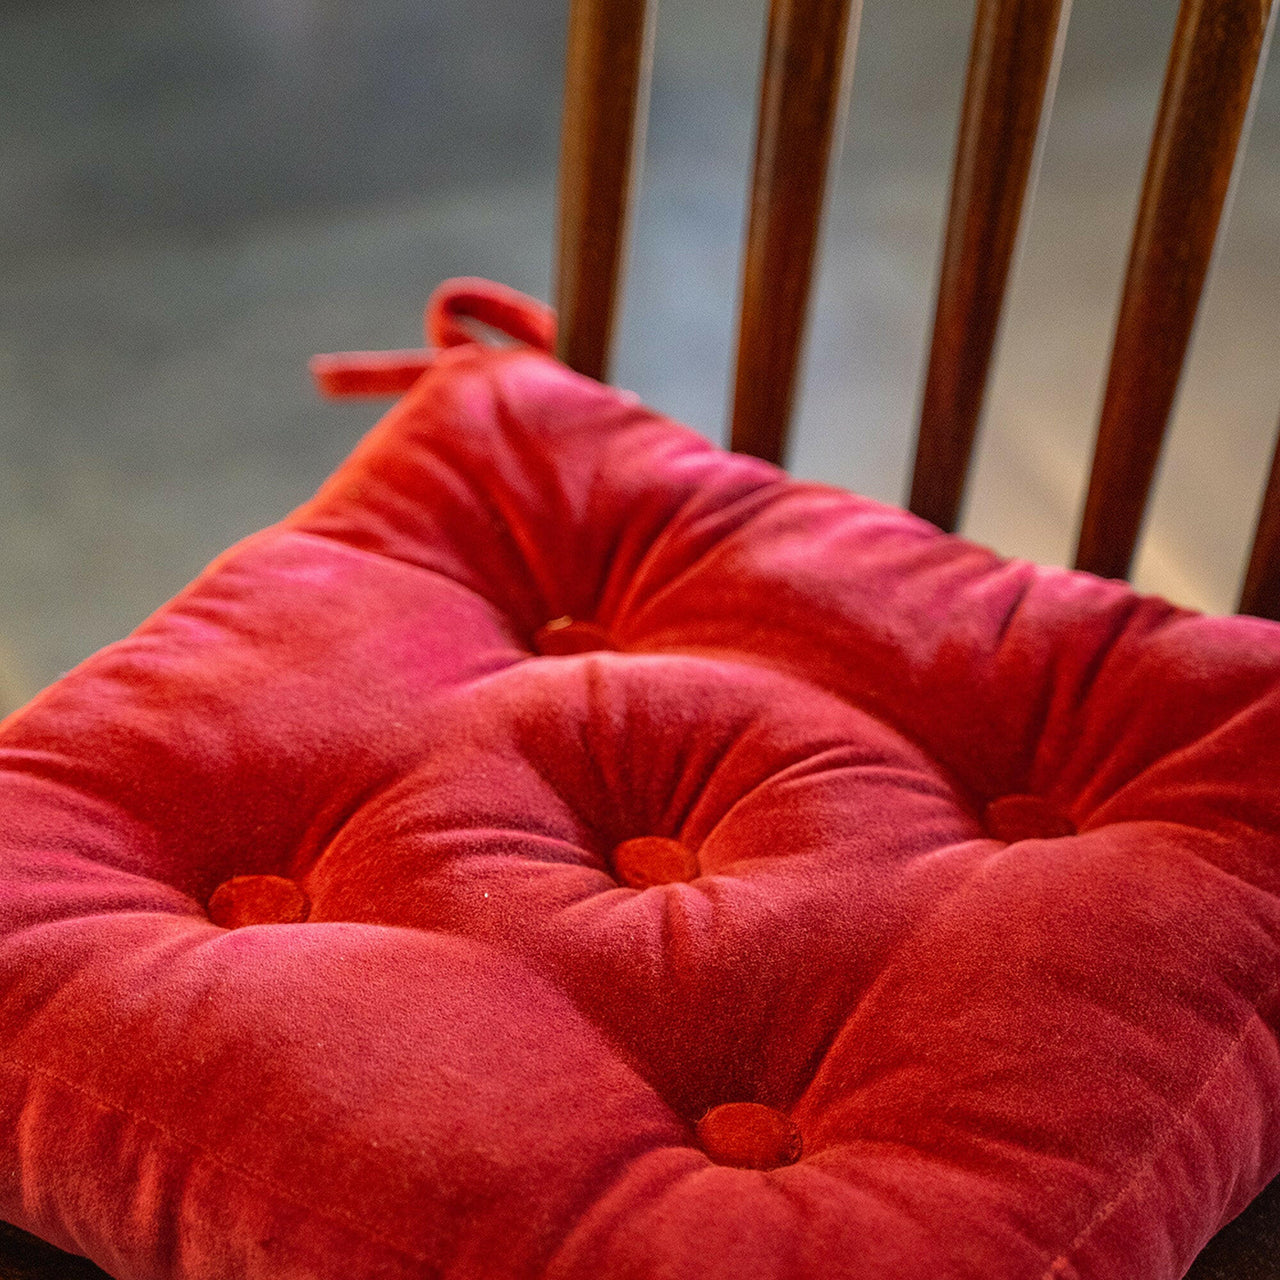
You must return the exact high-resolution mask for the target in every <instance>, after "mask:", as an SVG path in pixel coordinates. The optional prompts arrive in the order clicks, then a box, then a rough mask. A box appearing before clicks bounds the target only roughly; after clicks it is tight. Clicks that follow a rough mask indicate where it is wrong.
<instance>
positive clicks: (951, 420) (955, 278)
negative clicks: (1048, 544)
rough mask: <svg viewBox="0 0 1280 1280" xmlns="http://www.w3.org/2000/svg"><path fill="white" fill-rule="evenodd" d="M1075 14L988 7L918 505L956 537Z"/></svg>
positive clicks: (951, 241)
mask: <svg viewBox="0 0 1280 1280" xmlns="http://www.w3.org/2000/svg"><path fill="white" fill-rule="evenodd" d="M1068 7H1069V6H1068V5H1064V3H1063V0H978V5H977V12H976V15H975V18H974V25H973V41H972V45H971V48H970V51H969V71H968V78H967V82H966V85H965V91H964V106H963V108H962V110H961V116H960V131H959V137H958V139H957V141H956V159H955V167H954V171H953V174H952V179H951V204H950V210H949V212H948V215H947V228H946V233H945V236H944V239H943V252H942V266H941V270H940V273H939V277H938V299H937V308H936V311H935V315H934V321H933V341H932V345H931V349H930V352H929V366H928V372H927V374H926V377H925V386H924V399H923V404H922V407H921V411H920V433H919V436H918V438H917V441H916V456H915V465H914V468H913V474H912V480H911V497H910V502H909V505H910V507H911V510H912V511H914V512H915V513H916V514H917V515H920V516H923V517H924V518H925V519H926V520H930V521H932V522H933V523H934V524H936V525H940V526H941V527H942V528H944V529H946V530H948V531H949V532H950V531H954V529H955V528H956V524H957V521H958V519H959V514H960V504H961V500H962V498H963V495H964V486H965V479H966V476H967V475H968V471H969V460H970V457H971V455H972V453H973V441H974V436H975V433H976V431H977V426H978V419H979V416H980V415H981V413H982V402H983V398H984V396H985V394H986V388H987V381H988V376H989V372H990V368H991V356H992V352H993V351H994V349H995V343H996V335H997V332H998V330H999V325H1000V313H1001V310H1002V308H1003V305H1004V297H1005V292H1006V286H1007V284H1008V279H1009V269H1010V265H1011V263H1012V261H1013V255H1014V249H1015V246H1016V244H1017V241H1018V229H1019V225H1020V223H1021V220H1022V210H1023V205H1024V203H1025V199H1026V192H1027V188H1028V179H1029V178H1030V176H1031V173H1032V170H1033V168H1034V158H1035V155H1036V151H1037V145H1038V141H1039V139H1040V138H1041V136H1042V134H1043V124H1042V122H1043V121H1045V120H1047V117H1048V112H1047V111H1046V110H1045V107H1046V104H1048V103H1050V102H1052V100H1053V89H1054V82H1055V79H1056V69H1057V64H1058V57H1057V54H1058V51H1059V50H1060V48H1061V34H1062V32H1063V31H1065V28H1066V22H1065V13H1066V9H1067V8H1068Z"/></svg>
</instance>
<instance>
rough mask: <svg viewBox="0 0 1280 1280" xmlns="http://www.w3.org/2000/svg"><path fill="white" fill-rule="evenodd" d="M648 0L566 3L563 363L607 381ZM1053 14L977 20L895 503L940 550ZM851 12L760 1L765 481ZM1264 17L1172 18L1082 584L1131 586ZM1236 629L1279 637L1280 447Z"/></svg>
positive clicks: (1215, 2) (1046, 4)
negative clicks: (763, 27)
mask: <svg viewBox="0 0 1280 1280" xmlns="http://www.w3.org/2000/svg"><path fill="white" fill-rule="evenodd" d="M655 8H656V6H655V5H654V4H651V3H648V0H571V3H570V19H569V25H570V34H569V48H568V59H567V67H566V81H565V85H566V87H565V111H564V130H563V144H562V152H561V170H560V200H559V218H558V229H559V230H558V245H557V284H556V295H557V306H558V308H559V311H560V316H561V335H560V340H559V348H558V354H559V355H560V357H561V358H562V359H563V360H564V361H565V362H566V363H567V364H569V365H570V366H572V367H573V368H575V369H578V370H579V371H580V372H583V373H587V374H590V375H591V376H593V377H597V378H604V377H606V376H607V375H608V368H609V354H610V350H611V346H612V341H613V335H614V330H615V328H616V322H617V317H618V312H619V309H620V299H621V288H622V279H623V275H624V268H625V259H626V241H627V232H628V222H629V218H630V211H631V206H632V203H633V193H634V191H635V187H636V183H637V179H638V174H639V168H640V165H639V156H640V151H641V148H642V146H643V137H644V119H645V115H646V110H647V97H648V84H649V76H650V65H651V59H652V40H653V27H654V10H655ZM1068 9H1069V0H977V5H976V14H975V20H974V27H973V40H972V45H971V48H970V54H969V65H968V74H967V80H966V86H965V92H964V101H963V105H962V108H961V113H960V128H959V135H958V138H957V141H956V152H955V162H954V167H953V173H952V184H951V200H950V209H949V213H948V216H947V222H946V230H945V232H944V235H943V246H942V258H941V266H940V270H939V276H938V290H937V300H936V307H935V312H934V323H933V331H932V338H931V342H930V349H929V356H928V361H927V364H926V369H925V374H924V390H923V396H922V402H921V411H920V423H919V431H918V435H917V441H916V450H915V459H914V463H913V468H912V481H911V488H910V496H909V498H908V502H907V505H908V506H909V508H910V510H912V511H914V512H915V513H916V514H918V515H921V516H923V517H925V518H926V519H928V520H930V521H932V522H933V523H934V524H936V525H938V526H940V527H941V528H943V529H946V530H948V531H954V530H955V529H956V527H957V524H958V522H959V518H960V514H961V509H962V505H963V498H964V490H965V483H966V480H967V477H968V472H969V466H970V460H971V457H972V454H973V449H974V443H975V440H976V437H977V433H978V424H979V422H980V419H981V416H982V408H983V401H984V399H985V394H986V388H987V385H988V383H989V381H990V373H991V365H992V357H993V353H994V351H995V345H996V340H997V337H998V334H999V327H1000V318H1001V313H1002V310H1003V306H1004V299H1005V295H1006V293H1007V287H1008V281H1009V276H1010V271H1011V265H1012V262H1013V259H1014V255H1015V250H1016V246H1017V241H1018V237H1019V233H1020V229H1021V226H1022V222H1023V213H1024V209H1025V206H1026V205H1027V204H1028V203H1029V199H1028V196H1029V192H1030V189H1031V187H1032V185H1033V181H1032V179H1033V176H1034V172H1035V168H1036V157H1037V153H1038V151H1039V146H1040V143H1041V141H1042V139H1043V134H1044V126H1045V122H1046V120H1047V117H1048V108H1049V106H1050V104H1051V102H1052V99H1053V92H1054V87H1055V83H1056V78H1057V67H1058V62H1059V56H1060V53H1061V48H1062V43H1063V39H1064V37H1065V33H1066V29H1067V16H1068ZM860 13H861V0H770V5H769V14H768V25H767V33H766V38H765V52H764V68H763V75H762V79H761V93H760V108H759V116H758V122H757V129H756V152H755V164H754V168H753V174H752V180H751V196H750V217H749V221H748V229H747V237H746V245H745V248H744V252H743V269H742V289H741V301H740V307H739V324H738V344H737V356H736V361H735V373H734V380H733V385H734V391H733V399H732V410H731V434H730V439H731V444H732V447H733V448H734V449H736V450H739V451H741V452H745V453H751V454H755V455H756V456H758V457H761V458H765V459H767V460H769V461H771V462H782V461H783V460H784V459H785V456H786V450H787V440H788V435H789V430H790V424H791V420H792V416H793V408H794V403H795V400H796V395H797V387H798V382H799V370H800V360H801V353H802V349H803V343H804V332H805V325H806V318H807V314H808V309H809V297H810V294H811V292H812V283H813V276H814V269H815V264H816V261H817V253H818V244H819V238H820V231H821V223H822V214H823V208H824V205H825V203H826V189H827V185H828V183H827V179H828V174H829V172H830V169H831V165H832V161H833V158H834V156H835V153H836V151H837V150H838V148H837V146H836V139H837V137H838V134H839V129H840V122H841V120H842V119H843V115H844V109H845V106H846V103H847V99H848V90H849V84H850V81H851V77H852V70H853V62H854V51H855V48H856V44H857V33H858V25H859V17H860ZM1273 17H1274V14H1273V5H1272V0H1181V5H1180V8H1179V13H1178V21H1177V26H1176V30H1175V32H1174V37H1173V46H1172V49H1171V52H1170V56H1169V62H1168V69H1167V72H1166V75H1165V82H1164V89H1163V92H1162V94H1161V99H1160V106H1159V110H1158V113H1157V116H1156V121H1155V127H1154V131H1153V134H1152V140H1151V147H1150V151H1149V154H1148V160H1147V168H1146V176H1145V178H1144V180H1143V185H1142V194H1141V197H1140V199H1139V204H1138V212H1137V218H1136V222H1135V226H1134V231H1133V238H1132V244H1131V248H1130V253H1129V263H1128V269H1127V271H1126V274H1125V281H1124V287H1123V290H1122V293H1121V299H1120V309H1119V316H1118V319H1117V322H1116V328H1115V335H1114V339H1113V343H1112V350H1111V359H1110V364H1109V367H1108V373H1107V382H1106V391H1105V393H1104V396H1103V402H1102V409H1101V414H1100V418H1099V425H1098V432H1097V437H1096V443H1095V447H1094V455H1093V463H1092V467H1091V471H1090V477H1089V485H1088V494H1087V497H1086V499H1085V504H1084V511H1083V514H1082V517H1081V521H1080V528H1079V537H1078V543H1077V549H1076V557H1075V566H1076V568H1079V569H1086V570H1089V571H1090V572H1093V573H1098V574H1101V575H1103V576H1105V577H1115V578H1125V577H1127V576H1128V575H1129V571H1130V567H1131V565H1132V562H1133V556H1134V550H1135V547H1136V545H1137V542H1138V538H1139V535H1140V533H1141V529H1142V523H1143V519H1144V516H1145V514H1146V510H1147V505H1148V498H1149V495H1150V491H1151V487H1152V482H1153V479H1154V476H1155V473H1156V467H1157V463H1158V461H1159V457H1160V451H1161V447H1162V444H1163V441H1164V437H1165V434H1166V432H1167V429H1168V425H1169V421H1170V418H1171V416H1172V412H1173V407H1174V403H1175V401H1176V398H1177V394H1178V388H1179V384H1180V382H1181V377H1182V370H1183V366H1184V364H1185V359H1186V353H1187V348H1188V346H1189V344H1190V339H1191V334H1192V331H1193V329H1194V326H1195V321H1196V315H1197V312H1198V310H1199V306H1200V299H1201V296H1202V294H1203V291H1204V284H1205V280H1206V278H1207V275H1208V271H1209V267H1210V264H1211V261H1212V258H1213V253H1214V249H1215V246H1216V244H1217V241H1218V238H1219V231H1220V228H1221V226H1222V221H1223V213H1224V210H1225V209H1226V208H1227V207H1228V205H1229V202H1230V194H1231V190H1232V186H1233V180H1234V176H1235V174H1236V172H1237V171H1238V165H1239V159H1240V155H1241V153H1242V150H1243V148H1242V145H1241V144H1242V142H1243V140H1244V138H1245V137H1246V135H1247V132H1248V122H1249V118H1250V113H1251V108H1252V103H1253V101H1254V98H1255V96H1256V88H1257V83H1258V71H1259V68H1260V67H1261V66H1262V64H1263V63H1264V61H1265V54H1266V47H1267V42H1268V38H1269V35H1270V30H1271V24H1272V19H1273ZM1239 609H1240V612H1242V613H1250V614H1257V615H1259V616H1263V617H1268V618H1273V619H1280V440H1278V441H1277V448H1276V453H1275V457H1274V460H1273V463H1272V468H1271V473H1270V478H1269V480H1268V483H1267V485H1266V489H1265V493H1264V496H1263V499H1262V506H1261V510H1260V513H1259V517H1258V522H1257V526H1256V530H1255V534H1254V539H1253V547H1252V551H1251V553H1250V557H1249V562H1248V567H1247V569H1246V571H1245V575H1244V585H1243V589H1242V591H1241V594H1240V600H1239Z"/></svg>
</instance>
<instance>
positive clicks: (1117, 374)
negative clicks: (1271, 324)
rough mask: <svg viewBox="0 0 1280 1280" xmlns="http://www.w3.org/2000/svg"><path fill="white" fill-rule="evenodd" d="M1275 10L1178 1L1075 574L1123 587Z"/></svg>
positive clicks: (1248, 0) (1234, 1)
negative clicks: (1095, 575) (1120, 583)
mask: <svg viewBox="0 0 1280 1280" xmlns="http://www.w3.org/2000/svg"><path fill="white" fill-rule="evenodd" d="M1270 10H1271V0H1183V2H1182V6H1181V9H1180V10H1179V13H1178V23H1177V28H1176V30H1175V32H1174V37H1173V50H1172V53H1171V54H1170V58H1169V68H1168V71H1167V73H1166V75H1165V82H1164V91H1163V94H1162V96H1161V100H1160V110H1159V114H1158V116H1157V119H1156V126H1155V134H1154V137H1153V138H1152V142H1151V152H1150V155H1149V157H1148V160H1147V172H1146V178H1145V179H1144V181H1143V188H1142V197H1141V200H1140V203H1139V208H1138V217H1137V224H1136V226H1135V228H1134V235H1133V245H1132V248H1131V250H1130V254H1129V266H1128V271H1127V273H1126V276H1125V283H1124V293H1123V295H1122V297H1121V302H1120V315H1119V319H1118V320H1117V322H1116V333H1115V341H1114V344H1113V347H1112V352H1111V366H1110V371H1109V373H1108V376H1107V389H1106V394H1105V396H1104V398H1103V404H1102V415H1101V421H1100V423H1099V427H1098V440H1097V444H1096V446H1095V450H1094V458H1093V469H1092V473H1091V475H1090V479H1089V495H1088V498H1087V499H1086V502H1085V509H1084V518H1083V521H1082V523H1081V530H1080V542H1079V546H1078V547H1077V550H1076V567H1077V568H1079V569H1087V570H1089V571H1091V572H1093V573H1098V574H1102V575H1103V576H1104V577H1109V578H1123V577H1125V576H1127V574H1128V572H1129V567H1130V565H1131V564H1132V561H1133V552H1134V547H1135V546H1136V544H1137V540H1138V533H1139V530H1140V528H1141V525H1142V519H1143V515H1144V514H1145V511H1146V505H1147V495H1148V492H1149V490H1150V488H1151V480H1152V477H1153V476H1154V474H1155V469H1156V463H1157V461H1158V459H1159V456H1160V446H1161V444H1162V443H1163V440H1164V434H1165V429H1166V427H1167V425H1168V422H1169V416H1170V414H1171V412H1172V410H1173V404H1174V399H1175V397H1176V395H1177V390H1178V383H1179V380H1180V378H1181V374H1182V366H1183V360H1184V358H1185V355H1186V351H1187V345H1188V343H1189V341H1190V338H1191V332H1192V328H1193V326H1194V324H1195V318H1196V312H1197V310H1198V308H1199V304H1200V295H1201V292H1202V290H1203V288H1204V281H1205V277H1206V275H1207V273H1208V269H1209V263H1210V260H1211V258H1212V256H1213V249H1214V245H1215V242H1216V240H1217V235H1218V227H1219V223H1220V221H1221V218H1222V212H1223V209H1224V207H1225V204H1226V200H1227V194H1228V191H1229V190H1230V187H1231V178H1232V173H1233V171H1234V168H1235V162H1236V156H1237V152H1238V150H1239V144H1240V140H1241V137H1242V135H1243V133H1244V129H1245V124H1246V122H1247V120H1248V116H1249V107H1250V103H1251V101H1252V87H1253V83H1254V78H1255V75H1256V72H1257V68H1258V65H1259V62H1260V59H1261V53H1262V50H1263V48H1264V46H1265V43H1266V34H1267V25H1268V19H1269V16H1270Z"/></svg>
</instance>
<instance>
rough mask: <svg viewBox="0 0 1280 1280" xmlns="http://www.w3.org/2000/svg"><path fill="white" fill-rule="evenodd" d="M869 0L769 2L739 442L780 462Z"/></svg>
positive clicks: (740, 357)
mask: <svg viewBox="0 0 1280 1280" xmlns="http://www.w3.org/2000/svg"><path fill="white" fill-rule="evenodd" d="M861 10H862V6H861V0H771V3H770V6H769V23H768V32H767V35H766V39H765V54H764V70H763V77H762V82H761V88H760V118H759V121H758V124H757V129H756V156H755V168H754V172H753V176H752V185H751V213H750V219H749V222H748V228H747V243H746V250H745V253H744V257H743V271H742V299H741V310H740V315H739V326H738V354H737V368H736V372H735V375H734V389H733V409H732V414H731V418H732V430H731V435H732V442H733V448H734V449H736V450H738V451H739V452H741V453H751V454H755V455H756V456H757V457H760V458H766V459H768V460H769V461H770V462H780V461H781V460H782V457H783V454H784V452H785V449H786V441H787V434H788V431H789V428H790V423H791V414H792V408H793V404H794V401H795V393H796V382H797V377H798V371H799V365H800V350H801V345H802V343H803V340H804V330H805V321H806V318H807V314H808V303H809V292H810V286H811V283H812V277H813V268H814V263H815V261H816V251H817V244H818V231H819V227H820V225H821V219H822V211H823V204H824V197H825V192H826V183H827V175H828V172H829V170H830V169H831V167H832V165H831V162H832V158H833V150H834V143H835V140H836V138H837V136H838V133H839V126H840V122H841V118H842V114H843V111H844V107H845V101H846V97H847V88H848V83H849V74H848V73H849V72H851V70H852V62H853V50H854V46H855V45H856V43H857V29H858V20H859V18H860V16H861Z"/></svg>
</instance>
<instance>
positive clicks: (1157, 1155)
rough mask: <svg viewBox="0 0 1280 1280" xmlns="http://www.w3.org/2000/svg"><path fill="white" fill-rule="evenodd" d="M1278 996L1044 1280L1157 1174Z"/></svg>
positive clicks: (1277, 988)
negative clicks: (1172, 1145)
mask: <svg viewBox="0 0 1280 1280" xmlns="http://www.w3.org/2000/svg"><path fill="white" fill-rule="evenodd" d="M1277 993H1280V981H1278V982H1275V983H1273V984H1272V985H1271V986H1270V987H1269V988H1268V989H1267V990H1266V991H1265V992H1264V993H1263V994H1262V995H1261V996H1260V997H1259V999H1258V1000H1257V1001H1256V1003H1255V1005H1254V1009H1253V1012H1252V1014H1251V1015H1250V1016H1249V1017H1248V1018H1247V1019H1246V1020H1245V1022H1244V1025H1243V1026H1242V1027H1241V1028H1240V1031H1239V1033H1238V1034H1237V1035H1236V1037H1235V1039H1234V1040H1232V1042H1231V1043H1230V1044H1229V1045H1228V1046H1227V1047H1226V1049H1225V1050H1223V1053H1222V1055H1221V1057H1219V1059H1218V1061H1217V1062H1216V1063H1214V1065H1213V1069H1212V1070H1211V1071H1210V1072H1209V1074H1208V1075H1207V1076H1206V1077H1205V1079H1204V1083H1203V1084H1202V1085H1201V1086H1200V1088H1199V1089H1198V1090H1197V1091H1196V1095H1195V1097H1194V1098H1192V1099H1191V1101H1190V1103H1188V1104H1187V1106H1186V1107H1185V1108H1184V1109H1183V1111H1182V1113H1181V1114H1180V1115H1179V1116H1178V1117H1177V1119H1175V1120H1174V1121H1173V1122H1172V1123H1171V1124H1170V1125H1169V1126H1168V1128H1166V1130H1165V1131H1164V1133H1163V1134H1162V1135H1161V1136H1160V1138H1159V1139H1158V1140H1157V1141H1156V1142H1155V1143H1153V1144H1152V1147H1151V1150H1150V1152H1149V1153H1148V1154H1147V1155H1146V1156H1143V1157H1140V1158H1139V1161H1138V1163H1137V1164H1136V1165H1135V1166H1134V1168H1133V1171H1132V1173H1130V1175H1129V1177H1128V1178H1127V1179H1126V1180H1125V1182H1124V1184H1123V1185H1122V1186H1121V1187H1120V1189H1119V1190H1118V1191H1117V1192H1116V1193H1115V1194H1114V1195H1113V1196H1112V1197H1111V1199H1110V1200H1108V1201H1107V1202H1106V1203H1105V1204H1104V1205H1102V1207H1101V1208H1100V1209H1098V1210H1097V1212H1096V1213H1095V1214H1094V1215H1093V1217H1092V1218H1091V1219H1090V1220H1089V1221H1088V1223H1086V1224H1085V1226H1084V1227H1083V1228H1082V1229H1081V1231H1080V1233H1079V1234H1078V1235H1077V1236H1076V1237H1075V1239H1074V1240H1072V1241H1071V1243H1070V1244H1069V1245H1068V1246H1067V1247H1066V1248H1065V1249H1064V1250H1063V1251H1062V1252H1061V1253H1060V1254H1058V1256H1057V1257H1056V1258H1054V1259H1053V1260H1052V1261H1051V1262H1050V1263H1049V1265H1048V1266H1047V1267H1046V1268H1045V1271H1044V1272H1043V1274H1042V1275H1041V1277H1040V1280H1056V1278H1057V1277H1060V1276H1061V1275H1062V1274H1063V1268H1064V1267H1065V1266H1067V1265H1068V1264H1069V1263H1070V1262H1071V1260H1072V1255H1073V1254H1076V1253H1077V1252H1078V1251H1079V1249H1080V1248H1081V1247H1082V1246H1083V1245H1084V1244H1085V1243H1086V1241H1087V1240H1088V1239H1089V1237H1090V1236H1091V1235H1093V1233H1094V1232H1095V1231H1097V1230H1098V1228H1099V1227H1101V1226H1102V1225H1103V1223H1105V1222H1106V1221H1107V1220H1108V1219H1109V1218H1111V1217H1112V1216H1113V1215H1114V1213H1115V1212H1116V1210H1117V1209H1119V1208H1120V1206H1121V1205H1122V1204H1123V1203H1124V1201H1125V1200H1127V1199H1128V1198H1129V1197H1130V1196H1131V1195H1132V1194H1133V1193H1134V1191H1136V1190H1137V1188H1138V1186H1139V1184H1140V1183H1142V1182H1143V1181H1145V1180H1146V1179H1147V1178H1149V1177H1150V1176H1151V1175H1152V1173H1153V1172H1154V1171H1155V1168H1156V1165H1157V1164H1158V1163H1159V1161H1160V1159H1161V1157H1162V1156H1163V1155H1164V1154H1165V1152H1166V1151H1167V1150H1168V1149H1169V1147H1170V1145H1171V1144H1172V1142H1173V1140H1174V1139H1175V1138H1176V1137H1177V1136H1178V1134H1179V1133H1181V1132H1182V1131H1183V1130H1184V1129H1185V1128H1186V1126H1187V1124H1188V1122H1189V1121H1190V1119H1191V1117H1192V1115H1193V1114H1194V1112H1195V1111H1196V1109H1197V1107H1198V1106H1199V1105H1200V1100H1201V1099H1202V1098H1203V1097H1204V1096H1205V1094H1206V1093H1207V1092H1208V1091H1209V1089H1210V1087H1211V1086H1212V1085H1213V1083H1214V1081H1215V1080H1217V1078H1218V1076H1219V1075H1220V1074H1221V1073H1222V1072H1223V1071H1225V1070H1226V1068H1227V1067H1228V1066H1229V1065H1230V1063H1231V1062H1232V1060H1233V1059H1235V1058H1236V1057H1237V1056H1238V1055H1239V1053H1240V1050H1241V1048H1242V1047H1243V1045H1244V1042H1245V1040H1246V1039H1247V1037H1248V1036H1249V1033H1250V1032H1251V1031H1252V1030H1253V1028H1254V1026H1255V1024H1257V1025H1261V1026H1262V1027H1263V1028H1264V1029H1265V1028H1266V1025H1267V1024H1266V1021H1265V1019H1264V1018H1263V1017H1262V1014H1261V1013H1260V1012H1259V1008H1260V1006H1262V1005H1265V1004H1266V1003H1267V1001H1269V1000H1271V999H1272V998H1274V997H1275V996H1276V995H1277Z"/></svg>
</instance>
